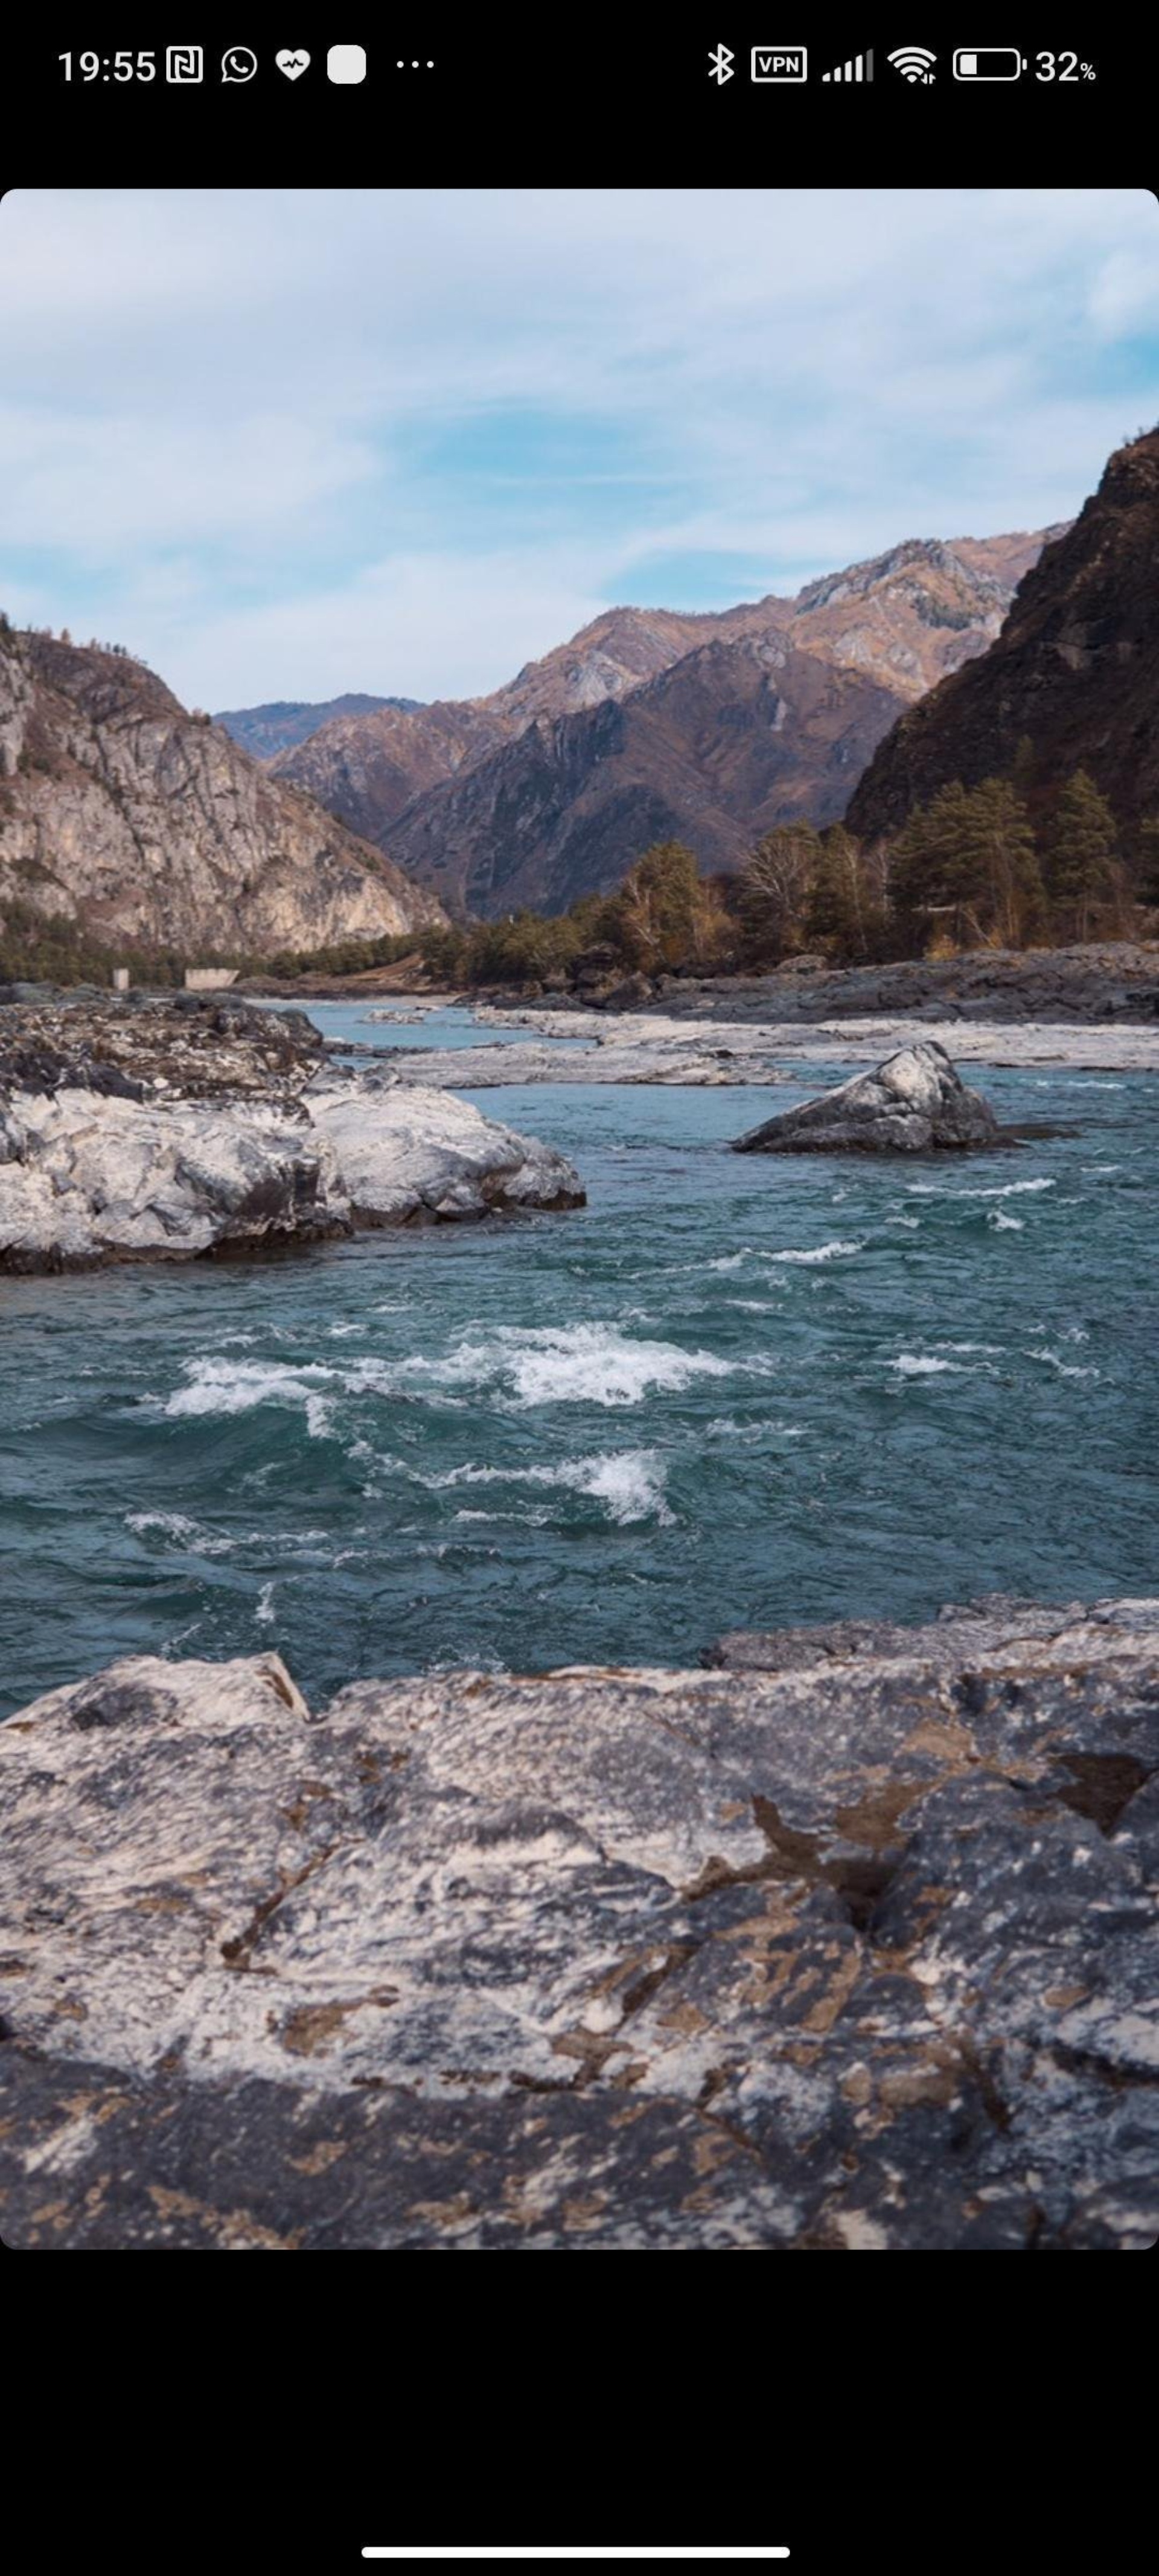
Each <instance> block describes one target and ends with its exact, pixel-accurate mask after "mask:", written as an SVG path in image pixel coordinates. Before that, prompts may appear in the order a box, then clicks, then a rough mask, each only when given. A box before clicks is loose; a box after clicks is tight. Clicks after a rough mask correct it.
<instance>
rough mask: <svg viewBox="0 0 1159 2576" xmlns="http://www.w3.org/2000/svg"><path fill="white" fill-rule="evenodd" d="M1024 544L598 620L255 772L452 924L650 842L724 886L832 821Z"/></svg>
mask: <svg viewBox="0 0 1159 2576" xmlns="http://www.w3.org/2000/svg"><path fill="white" fill-rule="evenodd" d="M1048 533H1053V532H1048ZM1042 543H1043V537H1042V535H1041V534H1039V535H1033V536H1032V535H1016V536H1005V537H994V538H983V539H976V538H961V539H957V540H955V541H954V542H953V543H952V544H943V543H941V542H939V541H936V540H932V541H931V540H918V539H914V540H911V541H908V542H907V543H905V544H902V545H899V546H895V547H893V548H891V550H890V551H889V552H888V553H887V554H884V555H879V556H875V557H874V558H873V559H872V560H871V561H869V562H866V563H860V564H854V565H851V566H850V567H849V568H848V569H847V570H845V571H843V572H840V573H835V574H833V575H831V576H829V577H827V578H826V579H825V580H823V581H817V582H811V583H810V584H809V585H808V586H807V587H806V588H805V589H804V590H803V591H801V592H800V593H799V594H798V596H797V598H796V599H791V600H788V599H779V598H777V597H775V596H773V597H769V598H767V599H762V600H756V601H747V602H744V603H742V604H741V605H739V606H738V607H735V608H729V609H724V610H720V611H715V612H710V613H706V614H703V615H691V614H690V615H684V614H680V613H677V612H676V611H673V610H667V609H639V608H615V609H609V610H607V611H606V612H605V614H604V615H603V616H602V617H598V618H596V619H594V620H593V622H592V624H591V625H590V626H586V627H584V628H583V630H582V632H581V633H580V634H578V635H576V636H573V637H572V638H571V640H570V642H568V643H566V644H562V645H558V646H557V647H556V648H555V650H554V651H553V652H551V653H548V654H546V655H545V656H544V657H543V659H542V660H540V661H537V662H531V663H528V664H527V665H526V667H525V668H524V669H523V670H522V671H520V672H519V674H518V676H517V677H516V678H515V679H514V680H512V681H509V682H508V683H507V684H506V686H505V687H503V688H501V689H497V690H495V691H494V692H493V693H492V694H491V695H490V696H489V697H485V698H476V699H470V700H464V701H458V702H456V701H447V702H438V703H436V704H434V705H431V706H426V707H423V708H421V709H419V710H418V712H417V713H415V714H413V715H406V714H401V713H399V712H398V711H397V710H394V709H385V708H384V709H380V710H378V711H377V712H376V713H374V714H372V715H368V716H354V717H347V718H341V719H337V720H334V721H331V722H329V723H327V724H325V725H323V726H321V727H320V728H319V730H318V731H317V732H316V733H314V734H312V735H311V736H310V737H309V739H308V740H307V741H306V742H304V743H301V744H300V745H298V746H297V747H296V748H294V749H292V750H290V751H288V752H285V753H283V754H280V755H279V756H278V758H277V759H276V761H275V762H274V764H273V769H274V774H275V775H276V776H278V777H279V778H282V779H292V780H294V781H296V782H297V783H299V784H300V785H302V786H305V787H307V788H309V790H310V791H311V793H312V794H314V795H315V796H317V797H318V799H319V801H320V802H321V803H322V804H324V805H326V806H327V807H329V809H330V810H331V811H332V812H334V813H336V814H338V815H340V816H341V817H342V819H343V821H344V822H346V823H348V824H349V825H350V827H351V828H352V829H353V830H356V831H359V832H362V833H364V834H365V836H366V837H367V839H369V840H372V841H375V842H376V843H377V844H378V845H379V847H381V848H383V849H388V850H389V851H390V852H391V855H392V856H393V857H395V858H396V859H398V860H399V862H400V863H401V864H402V865H403V866H404V867H406V868H407V869H408V870H409V871H411V872H413V873H414V874H416V875H417V876H418V877H419V878H420V879H421V880H422V881H423V882H424V883H427V884H431V885H436V886H437V887H438V889H439V891H440V893H441V894H442V895H443V896H444V899H445V900H446V901H447V902H448V903H449V904H450V905H451V906H452V908H454V909H456V910H462V909H464V908H470V909H472V910H479V911H483V912H484V913H485V912H487V911H489V910H493V909H495V908H498V909H500V910H506V909H509V908H510V907H511V905H512V904H514V903H530V904H534V905H536V906H540V905H547V906H548V907H549V908H552V909H564V908H566V906H567V905H568V904H569V903H570V902H572V901H573V900H574V898H575V896H576V895H577V894H579V893H581V892H586V891H591V890H594V889H595V888H596V887H600V888H603V887H607V886H611V885H614V884H616V883H617V882H618V880H619V879H620V877H622V876H623V875H624V873H625V871H626V869H627V868H628V867H630V865H631V863H632V861H633V859H634V858H636V857H638V856H639V853H640V850H641V849H642V848H644V847H645V846H646V843H647V840H648V839H650V838H654V837H656V835H657V833H658V832H666V833H676V834H678V835H679V836H680V837H681V838H682V839H684V840H687V841H689V842H690V844H691V846H692V847H693V848H694V849H695V850H696V852H697V855H698V857H699V858H700V859H701V860H702V862H703V864H705V865H706V866H721V867H735V866H736V865H738V864H739V863H740V861H741V859H742V858H743V856H744V854H745V851H746V850H747V848H748V847H749V846H750V845H751V842H752V839H753V838H754V836H755V834H756V833H757V832H758V831H759V830H761V829H763V828H764V827H765V825H766V824H767V823H768V822H771V821H775V820H777V819H779V818H781V817H784V816H789V815H794V814H807V815H808V816H809V817H810V818H811V819H812V820H813V821H815V822H824V821H827V820H831V819H833V817H834V816H835V815H836V814H839V813H840V812H841V811H842V809H843V805H844V803H845V802H846V801H847V799H848V794H849V790H850V785H851V783H852V782H853V781H854V780H855V779H856V777H857V776H858V775H859V774H860V771H861V769H863V768H864V766H865V764H866V763H867V761H868V760H869V758H870V757H871V755H872V753H873V751H874V749H875V748H876V745H877V743H878V741H879V740H880V739H881V737H882V735H883V734H884V733H886V732H888V730H889V729H890V726H891V725H892V723H893V722H894V720H895V719H896V717H897V715H898V713H899V712H900V710H901V709H902V708H903V707H905V706H907V705H908V704H910V703H911V702H912V701H913V700H914V699H916V698H917V697H919V696H920V695H921V694H922V693H923V692H924V691H925V690H927V689H929V688H932V687H933V686H934V684H935V683H936V682H937V681H938V680H940V679H941V678H942V677H943V676H944V675H945V673H947V672H949V671H954V670H957V669H958V668H959V667H960V665H961V664H962V663H963V662H964V661H966V660H968V659H969V658H970V657H971V656H972V655H974V654H977V653H980V652H983V651H984V650H985V648H986V645H987V644H988V643H989V642H990V641H991V640H992V638H993V637H995V636H996V635H997V634H998V631H999V628H1000V626H1001V624H1002V619H1003V617H1004V615H1005V613H1006V610H1007V608H1008V607H1009V604H1010V600H1011V597H1012V593H1013V585H1014V582H1015V581H1016V580H1017V579H1019V578H1020V577H1021V574H1022V573H1023V572H1024V571H1025V569H1026V566H1027V565H1028V564H1029V563H1032V562H1033V561H1034V559H1035V557H1036V555H1037V552H1038V550H1039V548H1040V546H1041V545H1042ZM766 648H767V649H768V650H769V651H771V652H773V653H774V654H775V653H776V652H777V651H782V650H783V651H784V652H785V653H787V654H789V655H790V656H791V657H792V660H791V663H789V664H785V665H779V664H777V663H776V662H775V660H774V661H768V660H767V659H766V660H762V659H761V655H762V653H764V652H765V651H766ZM754 656H755V657H756V658H755V659H754ZM799 662H804V663H806V664H809V663H813V662H815V663H817V664H818V665H820V666H821V671H822V672H823V673H826V674H828V675H829V679H830V680H831V681H832V683H833V686H832V687H831V688H827V687H826V686H824V685H822V682H821V680H820V679H819V678H818V676H817V674H816V673H815V672H814V673H810V671H809V670H808V669H806V670H804V671H802V670H800V669H798V667H797V666H798V663H799ZM686 665H688V666H689V667H688V669H687V671H686V672H685V680H684V682H682V683H681V684H680V685H679V686H676V687H674V688H669V686H668V682H669V681H670V679H671V678H672V676H673V674H675V673H676V672H680V671H685V666H686ZM778 668H782V669H784V670H785V671H786V672H787V674H788V676H787V679H786V680H785V682H784V684H783V685H781V686H778V687H777V688H774V689H771V690H770V688H769V687H768V686H766V685H765V683H766V681H767V679H768V675H769V673H770V672H771V671H772V670H774V669H778ZM853 682H856V683H857V684H858V686H857V687H856V688H855V687H853V686H852V685H851V684H852V683H853ZM597 719H601V721H597ZM774 726H775V728H776V736H775V739H773V740H769V741H766V740H764V738H763V737H764V736H765V735H766V734H767V733H768V732H769V730H770V728H771V727H774ZM749 737H752V738H751V739H750V738H749ZM746 799H747V800H749V801H748V802H746ZM641 834H643V835H644V837H643V838H641Z"/></svg>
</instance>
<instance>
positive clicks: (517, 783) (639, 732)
mask: <svg viewBox="0 0 1159 2576" xmlns="http://www.w3.org/2000/svg"><path fill="white" fill-rule="evenodd" d="M896 708H897V699H896V697H895V696H894V694H893V693H892V692H891V691H889V690H886V689H883V688H880V687H879V686H878V685H877V683H876V682H875V681H873V680H871V679H869V678H867V677H865V676H864V675H862V674H860V673H857V672H853V671H842V670H837V669H834V668H833V667H831V666H830V665H828V664H827V663H826V662H825V661H824V660H823V659H822V657H821V656H820V655H817V654H811V653H802V652H796V651H794V650H793V649H792V647H791V646H789V645H787V644H786V643H784V642H782V641H781V640H780V639H779V638H777V637H767V638H763V639H762V638H760V637H756V636H752V637H746V638H744V639H742V640H741V641H740V642H738V643H732V644H728V643H713V644H707V645H704V646H703V647H702V648H701V650H700V651H699V652H697V653H686V654H685V655H683V657H682V658H681V660H680V661H679V662H677V663H675V664H674V665H673V666H672V668H671V669H670V670H668V671H665V672H662V673H661V675H660V677H659V678H658V679H656V680H653V681H650V682H649V683H648V684H647V685H646V686H643V687H641V688H637V689H634V690H632V691H631V692H630V693H629V694H628V695H627V696H626V697H624V698H620V699H607V700H605V702H604V703H603V705H601V706H597V707H593V708H589V709H586V710H585V711H584V712H583V713H582V714H579V715H572V716H562V717H559V718H557V719H556V720H555V721H554V722H550V721H548V720H547V719H540V720H539V721H537V722H536V723H534V724H532V725H530V726H528V728H527V729H526V731H525V732H523V733H522V734H520V735H518V736H517V738H516V739H515V740H514V741H512V742H508V743H506V744H505V745H504V746H503V747H502V748H501V749H500V750H498V751H496V752H493V753H492V754H491V755H490V756H489V758H488V759H486V760H484V761H481V762H480V763H479V764H478V765H477V766H476V767H474V768H473V769H470V770H468V771H467V772H466V773H465V775H463V776H462V777H460V778H458V779H452V780H448V781H446V782H445V783H444V784H443V785H442V786H441V787H436V788H434V789H432V791H431V792H430V794H429V795H427V796H425V797H420V798H418V799H416V801H415V802H414V803H413V804H412V805H410V806H408V807H407V809H406V811H405V812H404V813H403V814H401V815H400V816H398V818H397V819H396V821H395V823H394V825H393V828H392V832H391V844H392V847H393V848H394V849H395V851H396V852H397V853H398V855H399V857H400V859H401V860H402V862H403V864H404V865H405V866H406V867H407V868H408V869H410V870H413V872H414V873H415V874H416V875H417V876H418V877H420V878H421V880H422V881H423V883H424V884H428V885H432V886H434V887H436V888H437V890H438V892H439V893H440V894H441V896H442V897H443V899H444V901H445V902H446V904H447V906H448V908H449V909H451V910H453V911H459V912H462V911H467V912H472V913H482V914H484V915H489V914H495V913H503V912H508V911H512V910H514V909H516V908H518V907H519V906H521V905H530V906H532V907H534V908H535V909H536V910H539V911H545V912H561V911H564V910H566V908H567V906H568V905H569V904H570V903H572V902H574V901H575V899H576V897H577V896H578V895H582V894H589V893H593V892H596V891H602V890H604V889H607V888H608V887H611V886H614V885H617V884H618V883H619V882H620V879H621V878H622V877H623V876H624V875H625V873H626V871H627V870H628V868H629V867H630V866H631V864H632V862H633V860H634V859H635V858H637V857H638V856H639V854H640V852H641V851H642V850H644V849H646V848H647V847H648V845H649V843H650V842H652V841H657V840H667V839H671V838H677V839H681V840H684V841H687V842H688V843H689V844H690V846H691V847H692V848H693V849H694V850H695V851H696V854H697V856H698V858H699V859H700V861H701V864H702V865H703V866H705V867H707V868H735V867H737V866H739V864H740V863H741V861H742V860H743V858H744V856H745V854H746V852H747V850H748V849H749V848H750V847H751V845H752V842H753V840H754V839H755V838H756V837H757V835H758V834H759V833H760V832H762V831H763V830H765V829H767V827H768V826H769V825H770V824H771V823H774V822H777V821H781V820H785V819H789V818H792V817H794V816H798V815H801V814H805V813H808V814H811V815H812V816H814V817H815V819H816V820H818V821H820V822H828V821H832V820H834V819H835V818H836V817H837V816H838V815H839V814H840V813H841V812H842V811H843V809H844V806H845V804H846V802H847V800H848V794H849V782H850V779H851V778H854V777H856V776H858V774H859V773H860V771H861V770H862V769H863V768H864V766H865V763H866V761H867V759H868V758H869V755H870V753H871V751H872V749H873V746H874V744H875V743H876V742H878V741H879V740H880V738H881V736H882V734H883V733H884V732H885V731H886V729H887V728H888V726H889V725H890V723H891V722H892V720H893V716H894V714H895V712H896Z"/></svg>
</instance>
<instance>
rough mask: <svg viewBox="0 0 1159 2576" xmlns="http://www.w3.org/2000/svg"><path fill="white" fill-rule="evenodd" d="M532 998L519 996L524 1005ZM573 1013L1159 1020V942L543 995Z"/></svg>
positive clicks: (509, 1004)
mask: <svg viewBox="0 0 1159 2576" xmlns="http://www.w3.org/2000/svg"><path fill="white" fill-rule="evenodd" d="M530 998H531V997H530V996H528V995H526V994H522V993H519V992H510V993H507V994H505V995H504V996H503V997H502V1006H503V1007H504V1008H505V1009H511V1010H515V1011H516V1012H518V1011H519V1010H520V1009H521V1008H522V1006H523V1004H524V1003H525V1002H526V1001H527V1000H528V999H530ZM537 998H539V999H541V1000H543V1001H544V1002H545V1003H548V1004H550V1006H551V1007H553V1008H555V1009H558V1010H561V1011H572V1010H599V1011H604V1012H607V1013H609V1014H612V1015H614V1014H616V1013H618V1012H622V1011H631V1012H639V1011H641V1010H643V1011H647V1010H649V1009H656V1008H659V1009H660V1010H662V1011H663V1012H664V1013H665V1015H666V1016H667V1017H669V1018H672V1019H696V1020H734V1021H741V1022H744V1021H752V1020H759V1021H766V1022H776V1023H778V1024H781V1025H785V1026H805V1025H807V1024H808V1023H809V1022H810V1021H815V1020H842V1019H865V1018H869V1017H881V1016H887V1017H889V1018H895V1017H905V1018H908V1019H916V1018H925V1019H929V1020H936V1021H939V1022H940V1021H949V1022H955V1021H960V1020H964V1021H971V1020H981V1021H986V1022H990V1021H996V1022H1019V1021H1028V1020H1048V1021H1060V1022H1078V1023H1088V1022H1093V1023H1098V1022H1104V1021H1115V1022H1117V1021H1120V1020H1135V1021H1142V1022H1144V1023H1146V1022H1148V1021H1154V1020H1159V941H1157V940H1105V941H1100V942H1097V943H1095V942H1091V941H1088V942H1086V943H1084V944H1083V945H1082V946H1076V947H1073V948H1030V949H995V948H976V949H971V950H969V951H967V952H966V953H964V954H962V955H960V956H957V957H946V958H937V959H934V958H927V957H914V958H905V959H903V960H901V961H900V962H899V963H897V964H894V965H887V966H830V965H829V964H828V963H827V962H826V960H825V959H824V958H823V957H800V958H792V959H790V960H789V961H788V962H787V963H786V964H785V965H784V966H782V967H779V968H776V969H774V970H773V971H771V972H770V973H768V974H763V975H705V976H697V975H657V976H651V977H649V976H645V975H632V976H628V977H625V976H623V975H620V976H613V977H607V978H605V979H604V980H603V983H602V984H601V982H600V979H599V978H598V977H597V978H594V979H593V981H592V984H591V985H590V987H588V988H586V989H584V990H583V991H580V992H578V993H575V994H569V993H558V994H556V993H552V994H544V995H542V996H539V997H537Z"/></svg>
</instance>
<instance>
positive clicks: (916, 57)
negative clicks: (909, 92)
mask: <svg viewBox="0 0 1159 2576" xmlns="http://www.w3.org/2000/svg"><path fill="white" fill-rule="evenodd" d="M889 59H890V61H891V63H892V64H893V67H894V70H895V71H896V72H900V73H901V76H902V79H903V80H907V81H925V82H926V83H927V84H928V83H929V82H930V81H932V79H933V77H934V64H935V63H936V61H937V59H938V57H937V55H936V54H931V52H930V50H929V47H928V45H899V46H898V49H897V52H896V53H895V54H891V55H890V57H889Z"/></svg>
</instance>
